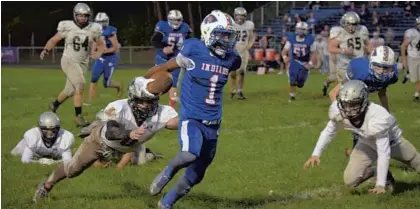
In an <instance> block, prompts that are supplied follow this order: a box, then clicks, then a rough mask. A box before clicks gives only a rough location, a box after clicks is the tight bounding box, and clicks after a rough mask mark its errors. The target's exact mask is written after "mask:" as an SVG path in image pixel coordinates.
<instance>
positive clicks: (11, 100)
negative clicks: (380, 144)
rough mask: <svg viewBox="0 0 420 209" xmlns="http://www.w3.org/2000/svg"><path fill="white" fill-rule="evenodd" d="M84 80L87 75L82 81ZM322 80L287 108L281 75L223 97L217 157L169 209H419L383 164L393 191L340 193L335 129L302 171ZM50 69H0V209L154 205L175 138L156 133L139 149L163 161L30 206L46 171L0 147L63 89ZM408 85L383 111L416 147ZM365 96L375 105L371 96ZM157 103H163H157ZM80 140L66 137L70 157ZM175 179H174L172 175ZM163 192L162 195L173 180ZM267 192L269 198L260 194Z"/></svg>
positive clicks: (105, 175)
mask: <svg viewBox="0 0 420 209" xmlns="http://www.w3.org/2000/svg"><path fill="white" fill-rule="evenodd" d="M144 72H145V71H135V70H121V71H117V72H116V73H115V75H114V78H115V79H117V80H123V81H124V82H125V84H127V83H128V82H129V81H130V80H131V79H132V78H133V77H134V76H136V75H142V74H143V73H144ZM89 77H90V76H89ZM323 79H324V76H322V75H320V74H318V73H311V74H310V77H309V80H308V82H307V85H306V86H305V87H304V88H303V89H300V90H299V92H298V95H297V100H296V102H294V103H289V102H288V94H287V78H286V76H278V75H267V76H257V75H249V76H248V77H247V80H246V82H247V86H246V89H245V96H247V97H248V99H247V100H246V101H236V100H234V101H232V100H229V98H228V95H227V92H228V91H226V94H225V100H224V117H223V124H222V129H221V136H220V141H219V145H218V151H217V155H216V158H215V160H214V162H213V164H212V165H211V166H210V168H209V170H208V172H207V174H206V177H205V179H204V180H203V182H202V183H201V184H199V185H198V186H196V187H195V188H194V189H193V190H192V192H191V193H190V194H189V195H188V196H187V197H186V198H184V199H182V200H181V201H180V202H178V204H176V205H175V208H180V209H181V208H183V209H200V208H203V209H213V208H220V209H222V208H231V209H233V208H237V209H242V208H258V209H277V208H296V209H297V208H299V209H320V208H332V209H341V208H349V209H350V208H351V209H353V208H358V209H364V208H366V209H384V208H391V209H394V208H395V209H396V208H404V209H415V208H417V209H418V208H420V175H418V174H416V173H415V172H413V171H411V170H407V169H402V168H401V164H400V163H398V162H395V161H393V162H392V166H391V170H392V171H393V173H394V177H395V178H396V179H397V189H396V192H395V194H393V195H391V194H385V195H380V196H375V195H372V194H368V193H367V190H368V189H369V188H370V187H372V186H373V185H372V184H373V182H366V183H365V184H363V185H362V186H360V188H358V189H357V190H356V191H353V192H350V191H348V190H346V189H345V188H344V186H343V171H344V168H345V166H346V164H347V158H346V157H345V156H344V154H343V153H344V152H343V149H344V148H345V147H349V146H350V145H351V139H350V136H351V134H350V133H349V132H346V131H342V132H340V133H339V134H338V135H337V138H336V139H335V141H333V142H332V143H331V144H330V146H329V147H328V149H327V150H326V151H325V152H324V155H323V156H322V157H321V166H320V167H317V168H313V169H310V170H303V169H302V167H303V163H304V162H305V161H306V160H307V158H308V157H309V156H310V154H311V153H312V149H313V147H314V145H315V142H316V141H317V139H318V136H319V133H320V131H321V130H322V129H323V127H324V125H325V124H326V122H327V119H328V116H327V111H328V106H329V100H327V98H325V97H322V95H321V85H322V81H323ZM64 81H65V78H64V76H63V73H62V72H61V71H60V70H35V69H2V85H1V87H2V97H1V99H2V127H1V131H2V133H1V137H2V142H1V145H2V146H1V151H2V154H1V157H2V160H1V163H2V171H1V174H2V178H1V180H2V196H1V197H2V201H1V203H2V208H8V209H11V208H16V209H23V208H25V209H26V208H54V209H55V208H60V209H66V208H71V209H74V208H79V209H88V208H92V209H93V208H95V209H96V208H101V209H129V208H141V209H147V208H155V207H156V203H157V201H158V200H159V198H161V195H159V196H158V197H151V196H149V195H148V187H149V184H150V183H151V181H152V180H153V178H154V177H155V175H157V174H158V173H159V172H160V170H161V169H162V168H163V167H164V166H166V164H167V163H168V162H169V160H170V159H171V158H172V157H173V156H174V155H175V154H176V153H177V152H178V150H179V146H178V143H177V139H176V132H175V131H163V132H161V133H159V134H158V135H156V136H155V138H154V139H153V140H151V141H150V142H149V143H148V147H150V148H151V149H152V150H154V151H157V152H161V153H163V154H164V155H165V156H166V158H165V159H163V160H159V161H155V162H152V163H151V164H148V165H146V166H138V167H136V166H129V167H127V168H125V169H123V170H115V169H113V168H108V169H101V168H92V169H89V170H88V171H86V172H85V173H83V174H82V175H81V176H79V177H77V178H75V179H70V180H69V179H67V180H64V181H62V182H61V183H60V184H58V185H57V186H56V187H55V188H54V190H53V191H52V193H51V194H50V198H49V199H48V200H46V201H44V202H41V203H38V204H36V205H35V204H33V203H32V202H31V199H32V196H33V194H34V192H35V188H36V186H37V184H38V183H39V182H40V181H41V180H42V179H45V178H46V177H47V176H48V175H49V173H51V171H53V170H54V169H55V166H43V165H36V164H34V165H23V164H21V163H20V159H19V158H16V157H12V156H11V155H10V154H9V153H10V150H11V149H12V148H13V147H14V146H15V145H16V144H17V143H18V141H19V140H20V139H21V137H22V135H23V132H24V131H26V130H27V129H29V128H30V127H32V126H35V125H36V123H37V119H38V116H39V114H40V113H41V112H42V111H45V110H46V109H47V104H48V103H49V102H50V101H52V100H54V99H55V96H56V94H57V93H58V92H59V91H60V90H61V89H62V88H63V87H64ZM412 91H413V86H412V85H411V84H405V85H403V84H401V83H400V82H399V83H398V84H396V85H394V86H392V87H391V88H390V89H389V97H390V106H391V109H392V112H393V113H394V114H395V115H396V117H397V119H398V121H399V125H400V127H401V128H402V129H403V131H404V136H405V138H407V139H408V140H410V141H411V142H412V143H413V144H414V145H415V146H416V147H417V148H419V149H420V105H419V104H414V103H413V102H412V100H411V96H412ZM98 95H99V97H100V98H98V99H97V101H96V102H95V103H94V104H93V105H91V106H89V107H84V110H83V111H84V114H85V115H86V118H87V119H89V120H91V119H93V118H94V115H95V113H96V111H98V110H99V109H101V108H103V107H105V105H106V104H107V103H109V102H110V101H112V100H114V99H115V91H114V90H108V89H103V88H102V87H100V89H99V90H98ZM371 98H372V99H373V100H374V101H377V96H376V95H372V96H371ZM161 102H162V103H163V104H166V103H167V96H166V95H165V96H163V97H162V99H161ZM72 106H73V102H72V101H71V100H70V101H68V102H67V103H65V104H64V105H62V106H61V107H60V109H59V110H58V114H59V116H60V118H61V120H62V124H63V128H65V129H67V130H70V131H72V132H73V133H77V131H78V129H77V128H76V127H75V125H73V115H74V109H73V107H72ZM80 142H81V139H79V138H78V139H76V144H75V146H74V147H73V151H75V150H76V149H77V147H78V145H79V144H80ZM180 173H181V174H183V172H180ZM177 179H178V177H175V179H174V181H173V182H171V184H169V185H168V187H167V188H166V189H165V190H164V192H166V191H168V189H169V188H170V187H172V185H173V184H174V183H175V182H176V180H177ZM270 190H272V192H270Z"/></svg>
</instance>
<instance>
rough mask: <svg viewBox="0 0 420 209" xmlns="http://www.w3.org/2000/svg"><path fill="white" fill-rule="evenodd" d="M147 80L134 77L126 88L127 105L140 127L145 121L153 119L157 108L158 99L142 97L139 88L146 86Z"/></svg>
mask: <svg viewBox="0 0 420 209" xmlns="http://www.w3.org/2000/svg"><path fill="white" fill-rule="evenodd" d="M147 83H148V80H147V79H145V78H144V77H136V78H134V79H133V80H132V81H131V82H130V85H129V86H128V100H127V102H128V105H129V106H130V109H131V112H132V113H133V116H134V118H135V120H136V123H137V125H138V126H140V125H141V124H142V123H143V122H144V121H145V120H146V119H148V118H150V117H153V116H154V115H155V114H156V113H157V111H158V108H159V97H158V96H156V97H154V98H149V97H147V96H144V95H143V92H142V90H141V88H142V87H143V86H147Z"/></svg>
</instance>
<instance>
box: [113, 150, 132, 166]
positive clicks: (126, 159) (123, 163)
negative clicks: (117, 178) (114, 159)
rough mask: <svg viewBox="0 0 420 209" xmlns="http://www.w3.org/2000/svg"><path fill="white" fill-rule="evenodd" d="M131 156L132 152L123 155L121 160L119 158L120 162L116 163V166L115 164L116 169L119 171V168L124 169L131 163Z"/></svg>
mask: <svg viewBox="0 0 420 209" xmlns="http://www.w3.org/2000/svg"><path fill="white" fill-rule="evenodd" d="M132 155H133V153H132V152H129V153H125V154H124V155H123V156H122V158H121V160H120V162H118V164H117V167H116V168H117V169H121V168H124V167H125V166H126V165H128V163H129V162H130V161H131V157H132Z"/></svg>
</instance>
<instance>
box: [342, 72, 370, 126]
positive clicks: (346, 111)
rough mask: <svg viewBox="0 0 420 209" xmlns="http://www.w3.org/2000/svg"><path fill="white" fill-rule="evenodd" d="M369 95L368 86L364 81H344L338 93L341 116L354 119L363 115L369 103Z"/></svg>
mask: <svg viewBox="0 0 420 209" xmlns="http://www.w3.org/2000/svg"><path fill="white" fill-rule="evenodd" d="M368 95H369V91H368V88H367V86H366V84H365V83H363V81H359V80H350V81H347V82H346V83H344V85H343V86H342V87H341V89H340V91H339V93H338V95H337V106H338V109H339V110H340V114H341V116H342V117H343V118H347V119H349V120H354V119H357V118H359V116H361V115H363V114H364V113H365V112H366V110H367V107H368V104H369V99H368Z"/></svg>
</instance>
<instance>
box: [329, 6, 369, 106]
mask: <svg viewBox="0 0 420 209" xmlns="http://www.w3.org/2000/svg"><path fill="white" fill-rule="evenodd" d="M340 25H341V26H335V27H332V28H331V31H330V38H329V40H328V51H329V52H330V54H331V55H333V56H335V67H332V68H331V69H330V74H331V73H332V74H333V75H331V76H330V77H329V78H336V80H337V81H338V83H341V82H342V81H343V79H344V77H345V73H346V69H347V65H348V64H349V62H350V60H351V59H353V58H360V57H364V56H366V55H367V54H370V52H371V51H372V49H373V47H372V44H371V43H369V31H368V29H367V28H366V27H365V26H364V25H360V18H359V15H357V13H355V12H347V13H346V14H344V15H343V17H341V20H340ZM330 67H331V66H330ZM334 80H335V79H328V80H327V81H325V82H324V86H323V88H322V93H323V95H324V96H326V95H327V90H328V86H329V85H330V84H331V83H332V82H334ZM339 89H340V88H339V86H336V87H334V89H333V90H331V92H330V99H331V101H333V100H334V99H335V97H334V96H333V95H335V94H337V92H338V90H339Z"/></svg>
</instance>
